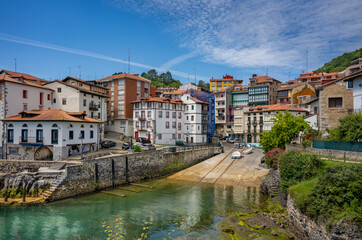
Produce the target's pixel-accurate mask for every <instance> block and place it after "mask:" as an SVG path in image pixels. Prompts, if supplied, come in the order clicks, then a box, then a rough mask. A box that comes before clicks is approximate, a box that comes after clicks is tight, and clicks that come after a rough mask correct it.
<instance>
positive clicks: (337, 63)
mask: <svg viewBox="0 0 362 240" xmlns="http://www.w3.org/2000/svg"><path fill="white" fill-rule="evenodd" d="M360 57H362V48H360V49H357V50H356V51H353V52H349V53H344V54H343V55H341V56H339V57H336V58H334V59H332V61H330V62H328V63H326V64H324V66H323V67H321V68H319V69H317V70H315V72H326V73H330V72H341V71H343V70H344V69H346V67H348V66H349V65H350V63H351V61H353V60H355V59H357V58H360Z"/></svg>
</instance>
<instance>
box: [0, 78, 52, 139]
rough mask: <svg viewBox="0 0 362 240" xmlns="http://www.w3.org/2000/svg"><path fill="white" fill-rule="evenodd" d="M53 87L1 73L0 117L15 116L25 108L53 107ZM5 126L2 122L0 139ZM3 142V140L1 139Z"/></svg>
mask: <svg viewBox="0 0 362 240" xmlns="http://www.w3.org/2000/svg"><path fill="white" fill-rule="evenodd" d="M53 92H54V91H53V89H50V88H48V87H45V86H41V85H38V84H35V83H32V82H27V81H23V80H22V79H21V78H20V80H16V79H13V78H11V77H9V76H8V75H7V74H5V73H1V74H0V119H3V118H6V117H9V116H13V115H16V114H18V113H19V112H20V111H23V110H35V109H52V108H53V106H52V101H53ZM3 134H5V132H4V126H3V124H2V122H1V126H0V140H1V139H3ZM0 142H2V140H1V141H0Z"/></svg>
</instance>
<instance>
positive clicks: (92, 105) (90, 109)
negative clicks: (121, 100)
mask: <svg viewBox="0 0 362 240" xmlns="http://www.w3.org/2000/svg"><path fill="white" fill-rule="evenodd" d="M98 109H99V106H98V105H96V104H94V103H90V104H89V111H98Z"/></svg>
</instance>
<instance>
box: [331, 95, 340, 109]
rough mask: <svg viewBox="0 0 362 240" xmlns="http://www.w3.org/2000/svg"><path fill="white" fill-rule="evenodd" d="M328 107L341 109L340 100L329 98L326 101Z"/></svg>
mask: <svg viewBox="0 0 362 240" xmlns="http://www.w3.org/2000/svg"><path fill="white" fill-rule="evenodd" d="M328 107H330V108H340V107H342V98H341V97H339V98H329V99H328Z"/></svg>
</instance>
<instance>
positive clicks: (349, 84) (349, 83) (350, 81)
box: [348, 80, 353, 88]
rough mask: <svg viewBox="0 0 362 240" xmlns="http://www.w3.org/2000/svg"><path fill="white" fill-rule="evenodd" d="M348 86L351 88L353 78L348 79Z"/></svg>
mask: <svg viewBox="0 0 362 240" xmlns="http://www.w3.org/2000/svg"><path fill="white" fill-rule="evenodd" d="M348 88H353V80H349V81H348Z"/></svg>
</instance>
